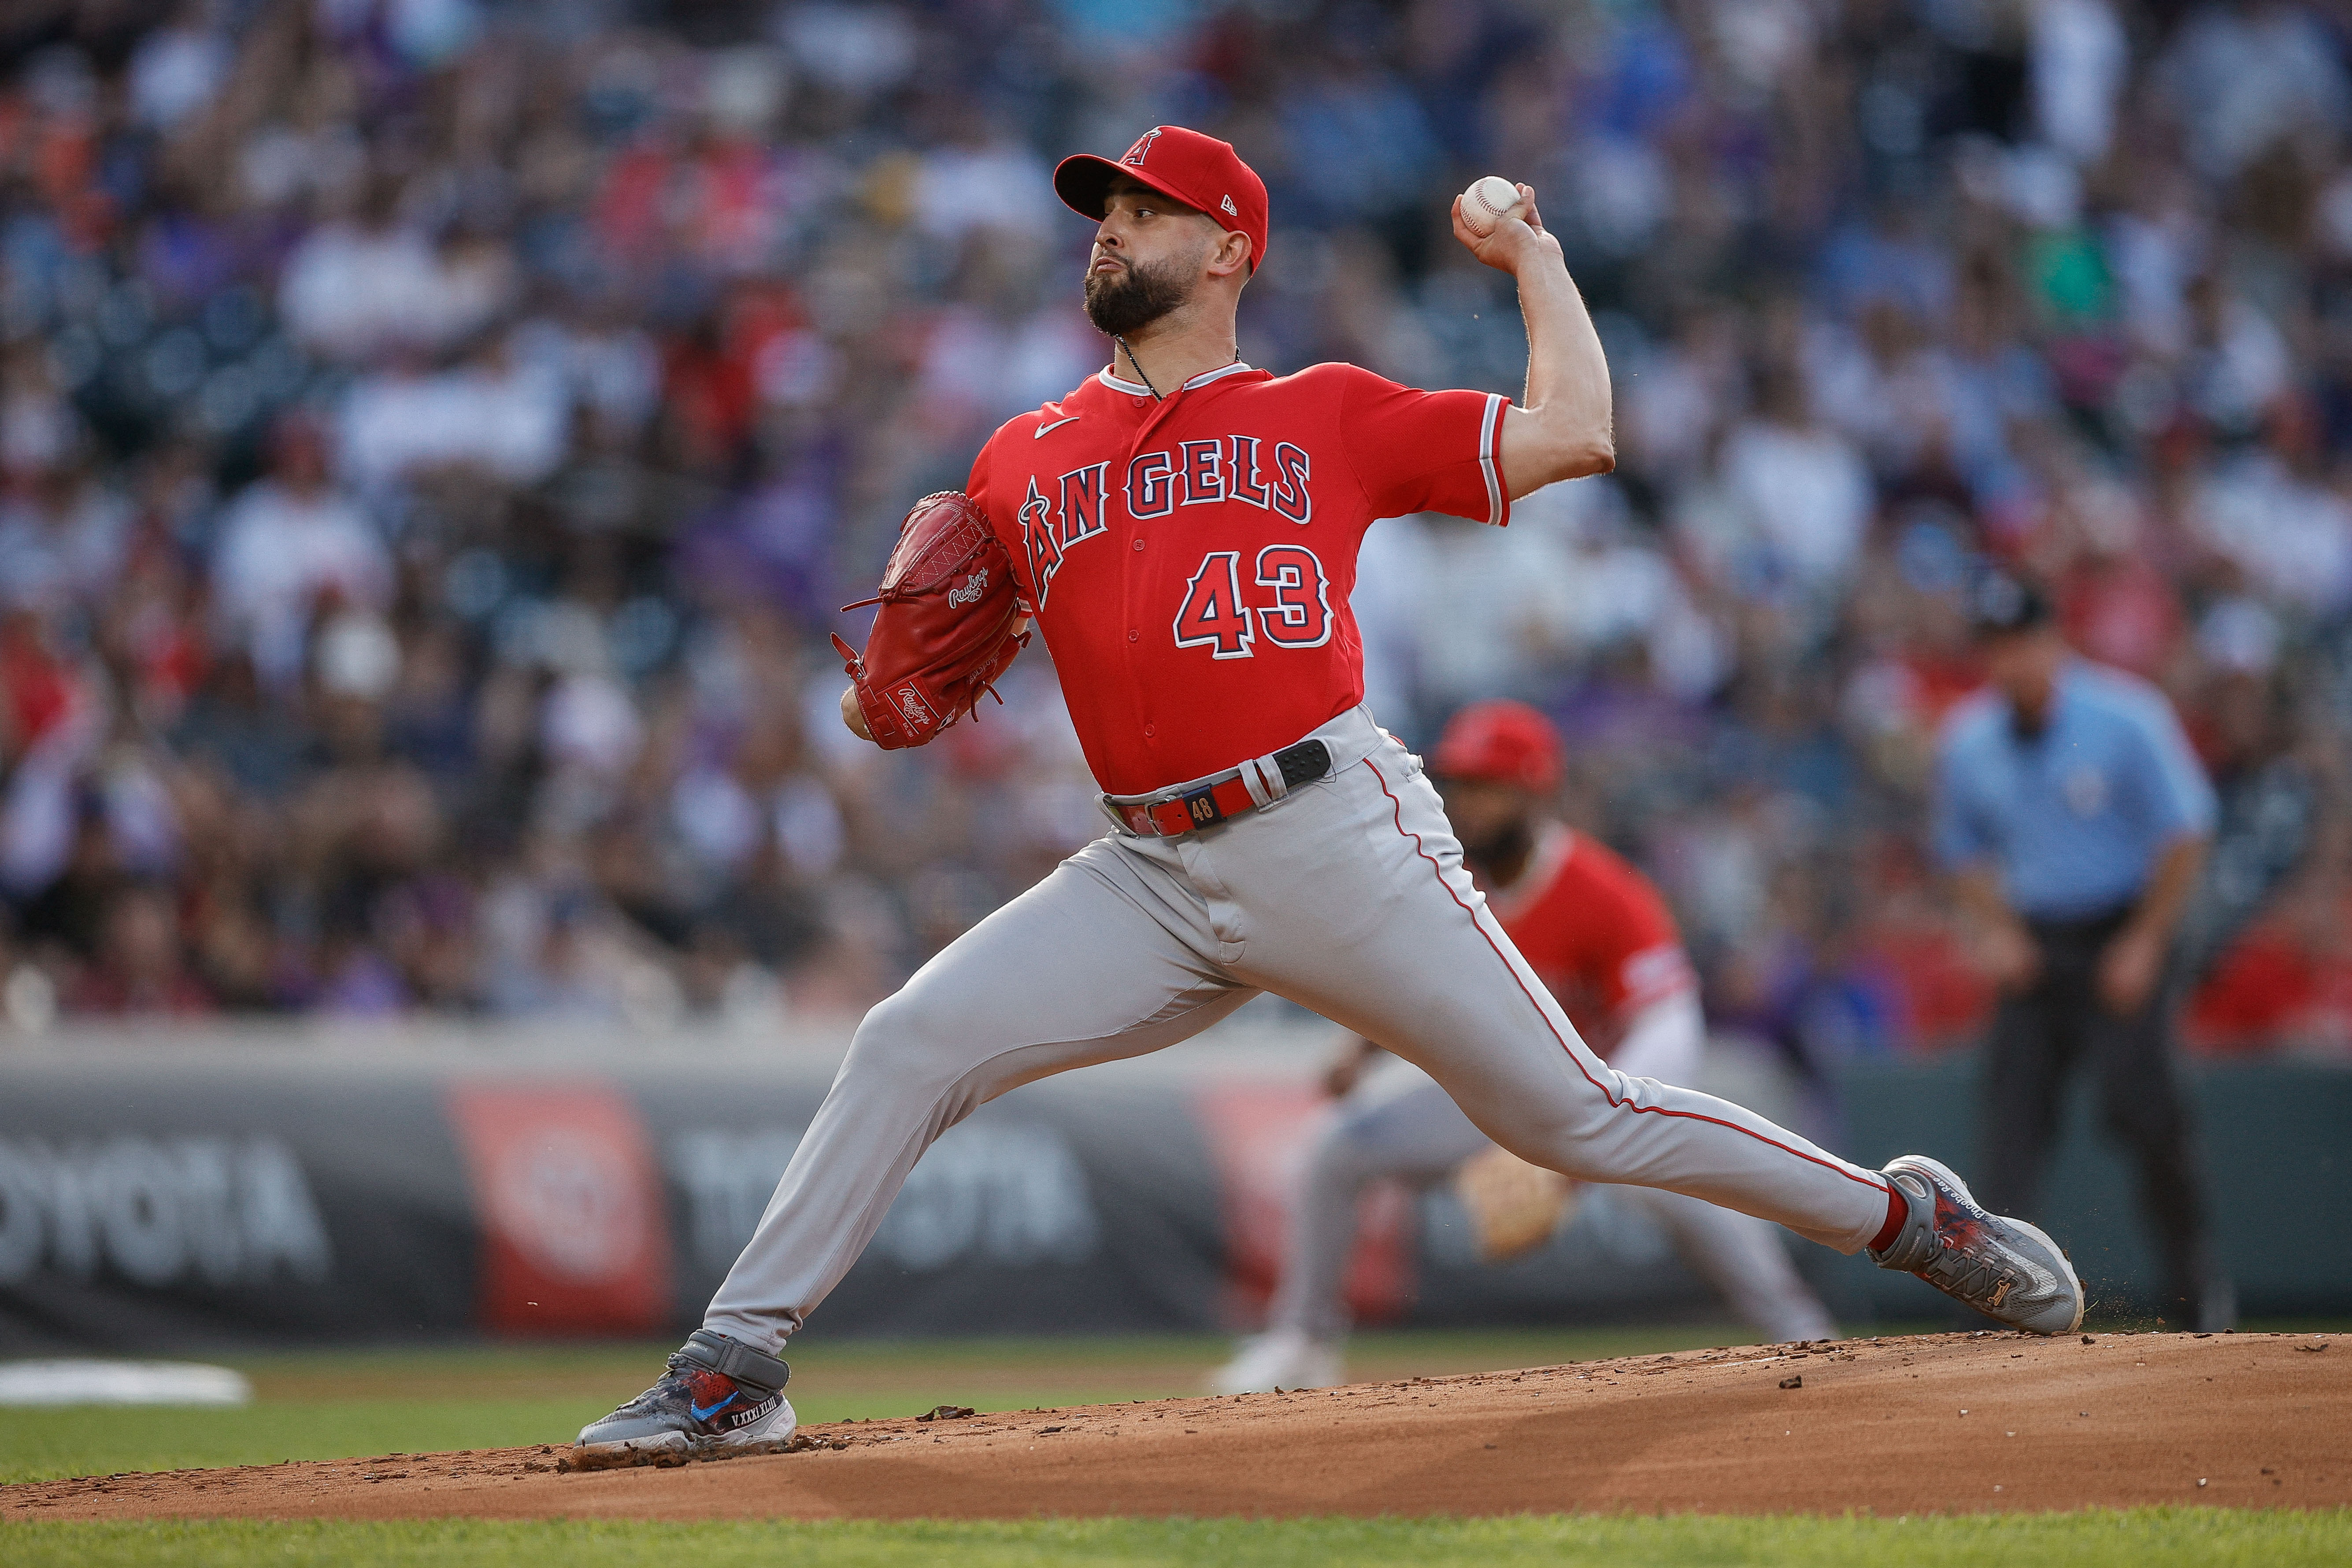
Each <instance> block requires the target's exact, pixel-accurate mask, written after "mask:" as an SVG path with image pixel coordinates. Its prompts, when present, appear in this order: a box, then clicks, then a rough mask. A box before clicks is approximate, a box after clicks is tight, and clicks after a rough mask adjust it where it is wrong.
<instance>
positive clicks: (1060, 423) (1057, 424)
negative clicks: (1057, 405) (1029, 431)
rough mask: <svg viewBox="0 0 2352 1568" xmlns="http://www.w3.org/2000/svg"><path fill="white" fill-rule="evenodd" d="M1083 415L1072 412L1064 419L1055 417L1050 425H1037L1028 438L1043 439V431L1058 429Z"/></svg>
mask: <svg viewBox="0 0 2352 1568" xmlns="http://www.w3.org/2000/svg"><path fill="white" fill-rule="evenodd" d="M1084 417H1085V416H1084V415H1081V414H1073V415H1071V416H1068V417H1067V418H1065V419H1056V420H1055V421H1054V422H1053V423H1052V424H1051V425H1040V426H1037V428H1036V431H1035V433H1034V434H1033V435H1032V436H1031V437H1029V438H1030V439H1031V440H1032V441H1038V440H1043V439H1044V438H1045V432H1046V431H1048V430H1059V429H1060V428H1061V427H1062V426H1065V425H1067V424H1070V423H1072V422H1073V421H1076V420H1078V419H1082V418H1084Z"/></svg>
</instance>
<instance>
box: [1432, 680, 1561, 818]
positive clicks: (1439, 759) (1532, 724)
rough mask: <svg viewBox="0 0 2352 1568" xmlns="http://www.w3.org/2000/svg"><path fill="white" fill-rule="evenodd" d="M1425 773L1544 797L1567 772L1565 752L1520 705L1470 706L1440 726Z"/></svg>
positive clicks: (1537, 716)
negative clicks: (1442, 729)
mask: <svg viewBox="0 0 2352 1568" xmlns="http://www.w3.org/2000/svg"><path fill="white" fill-rule="evenodd" d="M1429 766H1430V771H1431V772H1432V773H1437V774H1438V775H1440V776H1441V777H1444V778H1449V779H1476V780H1481V781H1484V782H1486V783H1489V784H1517V785H1518V786H1520V787H1521V788H1522V789H1531V790H1534V791H1535V792H1536V793H1537V794H1538V795H1549V794H1550V793H1551V792H1552V791H1553V790H1556V789H1558V788H1559V781H1560V775H1561V774H1562V773H1564V772H1566V771H1567V767H1568V748H1567V747H1565V746H1564V745H1562V744H1561V743H1560V739H1559V731H1558V730H1556V729H1554V728H1553V727H1552V722H1551V721H1550V720H1549V719H1547V718H1545V717H1544V716H1543V715H1542V714H1541V713H1538V712H1537V711H1536V710H1534V709H1532V708H1530V707H1528V705H1527V704H1526V703H1524V702H1511V701H1507V700H1500V699H1497V700H1494V701H1488V702H1473V703H1472V704H1470V706H1469V707H1467V708H1465V709H1464V710H1462V711H1460V712H1459V713H1456V714H1455V715H1454V718H1453V719H1452V721H1450V722H1448V723H1447V724H1446V726H1445V732H1444V734H1442V735H1440V736H1439V737H1438V738H1437V750H1436V751H1435V752H1432V753H1431V754H1430V759H1429Z"/></svg>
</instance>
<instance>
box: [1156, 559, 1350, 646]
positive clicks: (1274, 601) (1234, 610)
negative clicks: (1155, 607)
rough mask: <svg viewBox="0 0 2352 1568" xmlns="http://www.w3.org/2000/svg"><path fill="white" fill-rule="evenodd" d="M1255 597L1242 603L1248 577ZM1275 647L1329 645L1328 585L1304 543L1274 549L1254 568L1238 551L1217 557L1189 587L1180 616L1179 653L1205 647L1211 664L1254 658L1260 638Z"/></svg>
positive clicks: (1208, 561) (1205, 561)
mask: <svg viewBox="0 0 2352 1568" xmlns="http://www.w3.org/2000/svg"><path fill="white" fill-rule="evenodd" d="M1245 570H1247V571H1253V572H1254V575H1252V576H1250V577H1249V579H1248V581H1249V583H1250V584H1251V586H1253V587H1255V589H1256V590H1257V592H1256V593H1255V594H1252V595H1248V596H1247V597H1244V593H1243V582H1244V571H1245ZM1260 637H1264V638H1265V640H1266V641H1267V642H1269V643H1272V644H1273V645H1274V646H1275V647H1322V646H1323V645H1324V644H1325V643H1327V642H1328V641H1330V640H1331V602H1330V584H1329V583H1328V581H1327V580H1326V579H1325V577H1324V575H1323V563H1322V562H1320V561H1318V560H1317V559H1316V556H1315V552H1313V551H1312V550H1309V549H1307V547H1306V546H1305V545H1303V544H1269V545H1267V546H1266V547H1265V549H1263V550H1261V551H1259V552H1257V560H1256V562H1255V563H1254V566H1253V567H1251V568H1244V566H1243V564H1242V556H1241V552H1239V551H1237V550H1213V551H1211V552H1209V553H1208V554H1207V555H1205V556H1203V557H1202V561H1201V567H1200V570H1199V571H1197V572H1194V573H1193V574H1192V581H1191V582H1190V583H1188V584H1185V588H1184V603H1183V605H1182V606H1181V608H1179V609H1178V610H1177V612H1176V646H1177V647H1205V648H1207V649H1208V650H1209V657H1210V658H1251V657H1252V656H1253V655H1254V654H1255V652H1256V646H1255V645H1256V643H1257V640H1258V638H1260Z"/></svg>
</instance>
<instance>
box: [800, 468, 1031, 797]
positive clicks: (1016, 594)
mask: <svg viewBox="0 0 2352 1568" xmlns="http://www.w3.org/2000/svg"><path fill="white" fill-rule="evenodd" d="M1020 599H1021V595H1020V591H1019V590H1018V589H1017V588H1016V587H1015V586H1014V584H1013V558H1012V557H1011V556H1010V555H1008V554H1006V553H1005V551H1004V545H1003V542H1001V541H999V540H998V538H997V537H996V534H995V531H993V530H992V529H991V528H990V527H989V526H988V519H987V518H986V517H985V516H984V515H982V512H981V510H980V508H979V507H978V506H977V505H976V504H974V502H973V501H972V499H971V497H970V496H968V495H965V494H963V493H962V492H961V491H960V490H942V491H940V493H939V494H938V495H929V496H925V497H924V498H923V499H922V500H919V501H917V502H916V503H915V507H914V510H912V511H909V512H908V514H907V521H905V522H903V523H901V524H899V525H898V545H897V546H896V547H895V548H894V549H892V551H891V552H890V563H889V565H888V566H887V567H885V568H884V570H883V573H882V591H881V592H880V593H879V594H877V595H875V596H874V597H873V598H871V599H861V600H859V601H858V603H857V604H856V605H843V606H842V608H843V609H845V610H855V609H857V608H859V607H860V606H861V605H877V604H878V605H881V606H882V608H881V611H880V613H878V614H877V615H876V616H875V617H874V629H873V630H872V631H870V632H868V633H866V651H865V652H864V653H863V654H860V653H859V652H857V651H856V649H854V648H852V647H850V646H849V645H848V644H847V643H845V642H844V641H842V640H841V638H840V637H839V636H837V635H836V636H835V637H834V639H833V646H834V647H835V648H837V649H839V650H840V653H841V657H842V658H843V659H844V660H845V663H844V665H843V668H845V670H847V671H848V674H849V679H850V680H851V681H852V682H853V683H854V684H855V685H856V689H857V708H858V711H859V712H860V713H861V714H863V715H864V716H865V719H866V730H867V731H869V732H870V733H871V734H872V735H873V737H874V742H875V744H877V745H878V746H880V747H882V748H883V749H884V750H885V751H897V750H898V749H899V748H901V747H904V746H919V745H921V744H923V743H924V742H927V741H929V739H930V738H931V737H932V736H934V735H936V734H938V733H939V732H940V731H942V730H944V729H946V728H947V727H948V726H949V725H950V724H952V723H954V722H955V721H957V720H959V719H961V718H962V717H963V716H964V715H965V714H966V713H973V714H975V715H976V714H977V712H978V709H979V705H980V699H981V694H982V692H986V693H987V694H988V695H990V696H992V697H994V696H995V695H996V692H995V681H996V678H997V677H998V676H1000V675H1003V673H1004V667H1005V666H1007V665H1009V664H1011V663H1012V662H1013V655H1015V654H1017V653H1019V652H1020V651H1021V649H1022V648H1023V647H1024V646H1026V645H1027V643H1028V641H1029V634H1028V633H1027V632H1026V631H1016V630H1015V629H1014V628H1015V627H1016V626H1017V625H1018V624H1019V622H1020V619H1021V615H1022V609H1021V603H1020ZM997 700H998V701H1000V702H1002V701H1003V698H1001V697H999V698H997Z"/></svg>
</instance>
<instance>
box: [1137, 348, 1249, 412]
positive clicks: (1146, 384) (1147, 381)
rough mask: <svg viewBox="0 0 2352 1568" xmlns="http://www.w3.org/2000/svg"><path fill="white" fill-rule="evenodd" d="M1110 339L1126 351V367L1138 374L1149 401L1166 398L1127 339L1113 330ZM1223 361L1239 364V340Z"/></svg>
mask: <svg viewBox="0 0 2352 1568" xmlns="http://www.w3.org/2000/svg"><path fill="white" fill-rule="evenodd" d="M1110 341H1111V342H1115V343H1117V344H1118V346H1119V348H1120V349H1121V350H1122V351H1123V352H1124V353H1126V355H1127V367H1128V368H1129V370H1131V371H1133V372H1135V374H1136V375H1137V376H1138V377H1139V379H1140V380H1141V381H1142V383H1143V390H1144V391H1146V392H1148V393H1150V394H1151V401H1152V402H1154V403H1161V402H1165V401H1166V399H1164V398H1162V397H1161V396H1160V389H1159V388H1158V387H1156V386H1154V385H1152V384H1151V378H1150V376H1148V375H1145V374H1143V362H1142V361H1141V360H1139V359H1137V358H1136V357H1135V351H1134V350H1133V349H1131V348H1129V347H1128V344H1127V340H1126V339H1125V338H1122V337H1120V336H1119V335H1118V333H1116V332H1114V333H1112V334H1111V340H1110ZM1225 363H1227V364H1239V363H1242V345H1241V344H1240V343H1239V342H1235V343H1234V357H1233V358H1231V359H1229V360H1227V361H1226V362H1225ZM1202 374H1204V375H1205V374H1208V373H1207V372H1205V371H1203V372H1202ZM1176 390H1177V391H1179V392H1181V391H1183V390H1184V389H1183V388H1182V387H1181V386H1180V387H1178V388H1177V389H1176Z"/></svg>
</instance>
